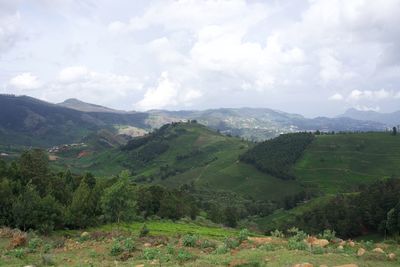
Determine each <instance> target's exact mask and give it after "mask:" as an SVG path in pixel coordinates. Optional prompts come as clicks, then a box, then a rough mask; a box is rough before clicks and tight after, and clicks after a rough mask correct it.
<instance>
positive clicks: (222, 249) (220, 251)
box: [214, 245, 229, 255]
mask: <svg viewBox="0 0 400 267" xmlns="http://www.w3.org/2000/svg"><path fill="white" fill-rule="evenodd" d="M228 251H229V249H228V248H227V247H226V246H225V245H220V246H218V247H217V249H216V250H215V251H214V253H215V254H217V255H221V254H226V253H228Z"/></svg>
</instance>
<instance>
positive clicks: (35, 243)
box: [28, 237, 43, 252]
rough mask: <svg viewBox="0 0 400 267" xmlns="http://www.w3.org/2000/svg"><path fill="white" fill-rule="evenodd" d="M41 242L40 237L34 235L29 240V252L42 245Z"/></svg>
mask: <svg viewBox="0 0 400 267" xmlns="http://www.w3.org/2000/svg"><path fill="white" fill-rule="evenodd" d="M42 243H43V241H42V239H40V238H38V237H34V238H32V239H30V240H29V242H28V249H29V250H30V251H31V252H35V251H36V249H38V248H39V247H40V246H41V245H42Z"/></svg>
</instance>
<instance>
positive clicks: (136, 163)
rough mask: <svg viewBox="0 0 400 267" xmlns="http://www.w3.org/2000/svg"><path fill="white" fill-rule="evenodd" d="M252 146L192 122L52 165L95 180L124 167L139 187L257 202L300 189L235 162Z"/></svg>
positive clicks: (71, 157) (294, 184)
mask: <svg viewBox="0 0 400 267" xmlns="http://www.w3.org/2000/svg"><path fill="white" fill-rule="evenodd" d="M251 146H253V143H251V142H247V141H243V140H241V139H239V138H236V137H229V136H225V135H222V134H220V133H218V132H216V131H213V130H210V129H209V128H207V127H205V126H203V125H201V124H198V123H173V124H167V125H165V126H163V127H161V128H160V129H159V130H157V131H155V132H153V133H151V134H149V135H146V136H144V137H138V138H135V139H133V140H132V141H130V142H128V144H127V145H126V146H125V147H124V148H123V149H122V150H120V149H115V148H114V149H106V150H101V151H89V153H88V155H87V156H85V157H81V158H78V154H79V153H80V152H81V151H80V150H79V149H77V150H76V151H75V152H74V153H75V154H73V155H71V154H68V155H66V156H65V157H63V154H60V160H59V161H58V162H56V163H55V164H56V166H58V167H59V168H60V169H61V168H64V167H65V166H67V167H70V168H71V169H72V170H73V171H75V172H84V171H91V172H93V173H95V174H98V175H100V176H105V175H112V174H116V173H118V172H119V171H120V170H123V169H130V170H131V171H132V173H133V174H134V176H135V180H136V181H137V182H141V183H159V184H162V185H165V186H167V187H175V188H177V187H180V186H181V185H183V184H190V183H193V184H194V185H196V186H198V187H204V188H211V189H213V190H227V191H233V192H236V193H239V194H241V195H242V196H245V197H251V198H253V199H258V200H278V199H282V198H284V197H285V196H288V195H293V194H295V193H297V192H299V191H301V189H302V188H301V186H300V185H299V184H298V183H297V182H296V181H284V180H281V179H278V178H275V177H273V176H271V175H269V174H266V173H263V172H261V171H259V170H258V169H257V168H256V167H254V166H252V165H250V164H246V163H242V162H239V160H238V159H239V155H241V154H242V153H244V152H245V151H246V150H247V149H248V148H249V147H251Z"/></svg>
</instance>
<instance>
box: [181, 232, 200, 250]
mask: <svg viewBox="0 0 400 267" xmlns="http://www.w3.org/2000/svg"><path fill="white" fill-rule="evenodd" d="M197 240H199V237H198V236H197V235H192V234H188V235H184V236H183V237H182V244H183V245H184V246H185V247H195V246H196V243H197Z"/></svg>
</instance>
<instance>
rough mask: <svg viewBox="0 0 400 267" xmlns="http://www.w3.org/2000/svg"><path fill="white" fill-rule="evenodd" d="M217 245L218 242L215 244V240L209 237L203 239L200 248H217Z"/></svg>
mask: <svg viewBox="0 0 400 267" xmlns="http://www.w3.org/2000/svg"><path fill="white" fill-rule="evenodd" d="M216 246H217V244H215V242H212V241H210V240H207V239H203V240H202V241H201V242H200V248H201V249H205V248H214V249H215V248H216Z"/></svg>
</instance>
